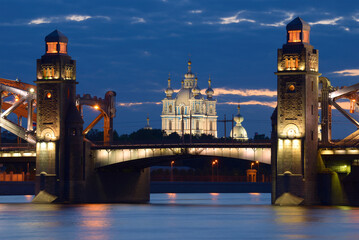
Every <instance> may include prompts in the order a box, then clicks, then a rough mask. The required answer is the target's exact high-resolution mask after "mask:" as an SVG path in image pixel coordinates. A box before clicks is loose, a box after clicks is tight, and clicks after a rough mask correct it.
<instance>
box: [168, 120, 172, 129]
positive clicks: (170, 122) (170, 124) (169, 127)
mask: <svg viewBox="0 0 359 240" xmlns="http://www.w3.org/2000/svg"><path fill="white" fill-rule="evenodd" d="M168 129H169V130H172V120H169V121H168Z"/></svg>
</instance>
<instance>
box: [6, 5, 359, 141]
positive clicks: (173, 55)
mask: <svg viewBox="0 0 359 240" xmlns="http://www.w3.org/2000/svg"><path fill="white" fill-rule="evenodd" d="M0 4H1V8H0V36H1V38H0V54H1V57H0V78H6V79H16V78H19V79H20V80H21V81H23V82H27V83H32V82H33V81H35V78H36V59H38V58H40V57H41V56H42V55H43V54H44V53H45V43H44V38H45V36H46V35H47V34H49V33H51V32H52V31H53V30H55V29H58V30H59V31H61V32H62V33H64V34H65V35H66V36H67V37H68V38H69V44H68V53H69V55H70V56H72V58H73V59H75V60H77V81H78V82H79V84H78V85H77V92H78V93H79V94H85V93H89V94H91V95H92V96H98V97H103V96H104V95H105V93H106V92H107V91H109V90H112V91H115V92H116V93H117V96H116V101H117V114H116V118H115V119H114V128H115V129H116V130H117V132H118V133H119V134H124V133H131V132H133V131H136V130H138V129H140V128H142V127H144V126H145V124H146V117H147V115H148V116H149V117H150V124H151V126H152V127H153V128H161V119H160V115H161V111H162V106H161V100H162V99H163V98H165V94H164V90H165V88H167V78H168V74H169V73H170V74H171V79H172V88H174V89H179V88H180V86H181V83H180V82H181V80H182V79H183V75H184V74H185V73H186V71H187V61H188V60H189V58H190V59H191V61H192V71H193V72H195V73H197V75H198V84H199V87H200V88H201V89H203V90H205V89H206V88H207V86H208V83H207V81H208V78H209V76H210V77H211V79H212V88H213V89H214V91H215V98H217V100H218V106H217V112H218V119H223V117H224V114H226V116H227V119H228V118H230V117H231V116H232V114H236V113H237V107H236V105H237V103H238V101H240V102H241V114H242V115H243V116H244V122H243V123H242V125H243V126H244V127H245V128H246V129H247V132H248V136H249V137H250V138H251V137H253V136H254V134H255V132H258V133H261V134H262V133H263V134H265V135H266V136H270V131H271V123H270V116H271V114H272V112H273V110H274V107H275V106H276V85H277V80H276V76H275V75H274V72H275V71H276V62H277V60H276V58H277V49H278V48H281V47H282V45H283V44H284V43H285V41H286V32H285V26H286V24H287V23H289V22H290V21H291V20H292V19H294V18H295V17H297V16H300V17H301V18H303V19H304V20H305V21H307V22H308V23H309V24H310V25H311V27H312V28H311V36H310V42H311V44H312V45H313V46H314V47H315V48H316V49H318V50H319V72H320V73H322V74H323V76H325V77H327V78H329V79H330V80H331V82H332V85H333V86H338V87H341V86H350V85H353V84H355V83H357V82H359V61H358V59H357V53H358V50H359V49H358V42H359V3H358V2H357V1H355V0H351V1H349V0H344V1H330V0H329V1H315V0H311V1H307V0H304V1H300V2H295V1H280V0H253V1H243V0H199V1H195V0H136V1H134V0H121V1H116V0H102V1H94V0H86V1H85V0H76V1H64V0H52V1H47V0H46V1H45V0H32V1H27V0H0ZM85 114H86V122H89V121H90V120H91V119H93V118H94V117H95V116H96V114H97V113H96V111H95V110H94V109H91V108H88V109H86V111H85ZM333 115H334V118H333V128H334V129H333V135H334V136H333V137H334V138H340V137H343V134H346V133H349V132H350V131H353V126H352V125H351V124H350V123H349V121H347V120H346V119H344V118H343V117H342V116H340V114H339V112H338V111H336V110H334V111H333ZM354 116H357V113H355V114H354ZM97 128H99V129H101V124H100V125H97ZM218 130H219V134H218V135H219V136H223V123H221V124H218ZM227 130H228V132H227V135H228V134H229V131H230V125H228V127H227Z"/></svg>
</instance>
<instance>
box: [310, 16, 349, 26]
mask: <svg viewBox="0 0 359 240" xmlns="http://www.w3.org/2000/svg"><path fill="white" fill-rule="evenodd" d="M342 19H343V17H337V18H333V19H325V20H320V21H316V22H309V24H310V25H338V23H337V22H338V21H339V20H342Z"/></svg>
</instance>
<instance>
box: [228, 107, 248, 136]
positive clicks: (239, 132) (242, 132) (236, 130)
mask: <svg viewBox="0 0 359 240" xmlns="http://www.w3.org/2000/svg"><path fill="white" fill-rule="evenodd" d="M240 108H241V107H240V105H239V104H238V114H237V115H236V116H235V117H234V118H233V120H234V121H235V122H236V126H234V127H233V129H232V131H231V136H233V138H234V139H238V140H242V141H246V140H248V135H247V131H246V129H245V128H244V127H243V126H242V124H241V123H242V122H243V120H244V118H243V117H242V115H241V114H240V113H239V112H240Z"/></svg>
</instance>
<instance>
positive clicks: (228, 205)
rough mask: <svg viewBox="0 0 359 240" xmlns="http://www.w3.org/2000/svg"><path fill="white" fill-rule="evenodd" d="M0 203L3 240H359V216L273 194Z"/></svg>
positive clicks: (0, 198) (16, 199)
mask: <svg viewBox="0 0 359 240" xmlns="http://www.w3.org/2000/svg"><path fill="white" fill-rule="evenodd" d="M32 197H33V196H0V239H6V240H7V239H17V240H18V239H36V240H39V239H66V240H70V239H87V240H107V239H123V240H135V239H136V240H137V239H139V240H140V239H141V240H142V239H155V240H162V239H163V240H169V239H181V240H196V239H221V240H225V239H359V208H351V207H310V208H308V207H276V206H271V205H270V194H259V193H248V194H246V193H243V194H222V193H221V194H217V193H211V194H151V202H150V203H149V204H81V205H60V204H44V205H43V204H30V203H29V202H30V201H31V199H32Z"/></svg>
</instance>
